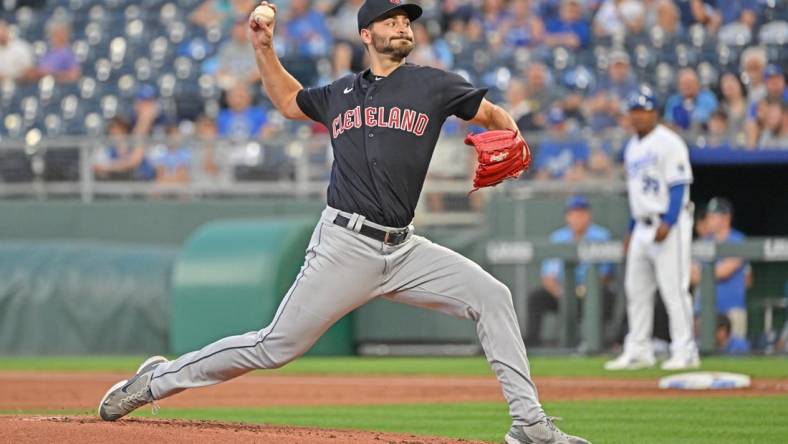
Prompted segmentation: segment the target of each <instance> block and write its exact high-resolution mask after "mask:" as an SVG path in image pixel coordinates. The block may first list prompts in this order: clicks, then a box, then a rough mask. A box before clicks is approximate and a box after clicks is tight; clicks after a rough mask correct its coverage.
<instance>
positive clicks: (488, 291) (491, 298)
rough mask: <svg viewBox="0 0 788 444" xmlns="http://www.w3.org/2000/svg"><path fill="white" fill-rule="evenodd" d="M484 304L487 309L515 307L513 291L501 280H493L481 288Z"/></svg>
mask: <svg viewBox="0 0 788 444" xmlns="http://www.w3.org/2000/svg"><path fill="white" fill-rule="evenodd" d="M480 291H481V294H482V300H483V301H484V306H485V307H486V308H487V309H494V310H495V309H507V308H509V307H513V304H512V292H511V290H509V287H507V286H506V285H504V284H503V283H502V282H501V281H498V280H492V281H491V282H489V283H488V284H487V285H486V286H485V287H484V288H482V289H480Z"/></svg>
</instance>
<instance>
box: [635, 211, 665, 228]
mask: <svg viewBox="0 0 788 444" xmlns="http://www.w3.org/2000/svg"><path fill="white" fill-rule="evenodd" d="M662 216H664V214H660V215H659V216H658V217H657V220H662ZM640 223H642V224H643V225H645V226H647V227H650V226H651V224H653V223H654V218H653V217H641V218H640Z"/></svg>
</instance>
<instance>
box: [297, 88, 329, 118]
mask: <svg viewBox="0 0 788 444" xmlns="http://www.w3.org/2000/svg"><path fill="white" fill-rule="evenodd" d="M331 87H332V85H325V86H317V87H314V88H304V89H302V90H301V91H298V95H297V96H296V103H298V107H299V108H301V111H302V112H303V113H304V114H306V115H307V117H309V118H310V119H312V120H314V121H315V122H318V123H322V124H324V125H326V126H328V124H327V123H326V114H327V111H328V102H329V100H330V97H331Z"/></svg>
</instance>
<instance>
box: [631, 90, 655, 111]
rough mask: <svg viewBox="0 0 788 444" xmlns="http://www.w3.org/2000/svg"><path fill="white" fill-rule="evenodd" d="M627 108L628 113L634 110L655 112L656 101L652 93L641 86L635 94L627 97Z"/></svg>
mask: <svg viewBox="0 0 788 444" xmlns="http://www.w3.org/2000/svg"><path fill="white" fill-rule="evenodd" d="M627 108H628V109H629V110H630V111H632V110H635V109H642V110H645V111H655V110H656V109H657V99H656V98H655V97H654V91H652V90H651V88H649V87H648V86H641V87H640V88H638V91H637V92H636V93H633V94H632V95H631V96H630V97H629V103H628V104H627Z"/></svg>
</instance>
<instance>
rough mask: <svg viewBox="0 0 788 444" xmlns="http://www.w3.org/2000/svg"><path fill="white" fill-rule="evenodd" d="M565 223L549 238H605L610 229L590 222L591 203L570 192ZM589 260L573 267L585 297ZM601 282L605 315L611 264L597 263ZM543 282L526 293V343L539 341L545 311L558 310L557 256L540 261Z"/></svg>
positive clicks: (560, 268)
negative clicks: (528, 293) (527, 294)
mask: <svg viewBox="0 0 788 444" xmlns="http://www.w3.org/2000/svg"><path fill="white" fill-rule="evenodd" d="M564 217H565V221H566V225H565V226H563V227H562V228H559V229H558V230H556V231H554V232H553V233H552V234H550V242H552V243H555V244H568V243H574V242H607V241H610V239H611V238H610V232H609V231H608V230H607V229H606V228H604V227H602V226H600V225H596V224H594V223H593V222H592V216H591V205H590V204H589V202H588V199H586V198H585V197H584V196H572V197H570V198H569V199H568V200H567V202H566V209H565V213H564ZM588 267H589V264H587V263H580V264H578V265H577V267H576V268H575V289H574V293H575V295H576V296H577V297H581V298H582V297H584V296H585V293H586V288H587V286H588V285H596V283H595V282H586V275H587V273H588ZM597 270H598V272H599V277H600V279H601V284H602V293H603V301H604V302H603V307H604V310H603V311H604V314H605V318H606V319H607V318H609V316H610V314H611V313H612V306H613V301H614V294H613V291H612V290H611V289H610V286H609V284H611V283H612V282H613V265H612V264H599V265H597ZM541 279H542V286H541V287H540V288H538V289H536V290H535V291H533V292H532V293H531V294H530V295H529V296H528V323H527V325H526V335H525V341H526V344H528V345H530V346H538V345H540V344H541V342H542V341H541V335H540V332H541V329H542V318H543V316H544V314H545V312H556V311H558V306H559V300H560V299H561V298H562V297H563V296H564V288H563V287H564V263H563V261H562V260H560V259H547V260H545V261H544V262H543V263H542V270H541Z"/></svg>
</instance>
